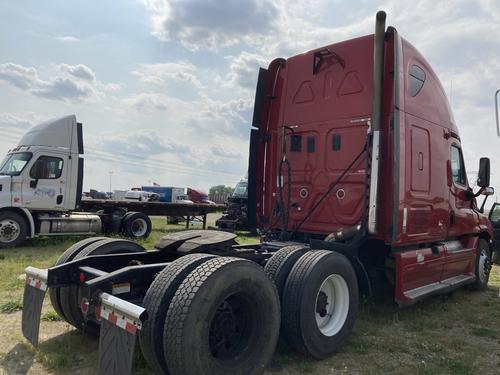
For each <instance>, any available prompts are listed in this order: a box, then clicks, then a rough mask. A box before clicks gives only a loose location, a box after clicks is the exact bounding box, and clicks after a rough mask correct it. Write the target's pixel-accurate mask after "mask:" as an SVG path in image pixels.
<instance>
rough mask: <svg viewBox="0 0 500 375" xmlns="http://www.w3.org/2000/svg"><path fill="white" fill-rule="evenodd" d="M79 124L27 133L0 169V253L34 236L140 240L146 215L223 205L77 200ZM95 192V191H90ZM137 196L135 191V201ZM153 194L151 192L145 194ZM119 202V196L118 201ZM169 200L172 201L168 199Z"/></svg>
mask: <svg viewBox="0 0 500 375" xmlns="http://www.w3.org/2000/svg"><path fill="white" fill-rule="evenodd" d="M82 129H83V125H82V124H81V123H79V122H77V120H76V116H75V115H69V116H64V117H60V118H56V119H51V120H48V121H46V122H44V123H42V124H39V125H37V126H35V127H33V128H32V129H30V130H29V131H28V132H27V133H26V134H25V135H24V136H23V137H22V138H21V140H20V141H19V145H18V146H16V147H15V148H13V149H11V150H9V152H8V153H7V155H6V157H5V159H4V160H3V162H2V163H1V164H0V248H1V247H12V246H19V245H21V244H22V243H23V242H24V241H25V240H26V238H29V237H37V236H61V235H80V236H82V235H87V236H88V235H96V234H99V233H104V234H111V233H117V234H121V235H125V236H127V237H130V238H146V237H148V236H149V234H150V232H151V229H152V224H151V219H150V218H149V215H157V216H175V215H177V216H182V217H202V218H203V227H204V228H205V226H206V221H207V219H206V218H207V214H209V213H211V212H216V211H222V210H223V208H224V206H222V205H212V204H210V203H209V202H206V203H205V202H198V203H196V204H191V205H189V207H187V206H186V204H185V202H184V201H181V200H178V197H179V196H180V195H179V194H180V193H179V191H181V193H182V192H183V189H178V188H174V189H173V190H174V191H173V192H172V191H171V192H170V193H171V194H170V195H172V194H174V193H175V198H176V200H175V201H174V202H157V201H152V202H150V201H143V200H142V199H135V200H134V199H99V198H98V197H97V195H95V194H93V193H92V191H91V196H92V197H93V198H85V199H82V186H83V162H84V159H83V152H84V151H83V130H82ZM94 192H95V193H97V191H94ZM141 194H142V192H139V193H138V195H137V197H139V196H140V195H141ZM149 194H154V193H149ZM124 198H125V197H124ZM170 198H172V197H170Z"/></svg>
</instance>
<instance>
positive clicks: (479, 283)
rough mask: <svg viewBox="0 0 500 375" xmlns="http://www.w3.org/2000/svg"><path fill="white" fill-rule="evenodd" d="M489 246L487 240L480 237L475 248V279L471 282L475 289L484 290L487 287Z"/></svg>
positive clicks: (489, 262) (489, 266)
mask: <svg viewBox="0 0 500 375" xmlns="http://www.w3.org/2000/svg"><path fill="white" fill-rule="evenodd" d="M491 264H492V263H491V248H490V245H489V243H488V241H486V240H484V239H482V238H480V239H479V241H478V243H477V250H476V270H475V274H476V281H475V282H474V284H472V288H473V289H475V290H485V289H486V288H487V287H488V280H489V278H490V270H491Z"/></svg>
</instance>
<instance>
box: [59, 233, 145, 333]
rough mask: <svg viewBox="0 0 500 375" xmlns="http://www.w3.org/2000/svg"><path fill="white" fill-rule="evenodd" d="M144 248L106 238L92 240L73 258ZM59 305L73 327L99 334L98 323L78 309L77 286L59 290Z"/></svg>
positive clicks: (127, 251)
mask: <svg viewBox="0 0 500 375" xmlns="http://www.w3.org/2000/svg"><path fill="white" fill-rule="evenodd" d="M143 251H145V249H144V248H143V247H142V246H141V245H139V244H137V243H135V242H132V241H128V240H120V239H112V238H108V239H105V240H100V241H97V242H94V243H92V244H90V245H88V246H87V247H85V248H84V249H82V250H81V251H80V252H79V253H78V254H76V256H75V257H74V258H73V260H76V259H81V258H83V257H86V256H90V255H105V254H119V253H136V252H143ZM60 306H61V308H62V312H63V314H64V317H65V320H66V321H67V322H68V323H69V324H71V325H72V326H74V327H75V328H77V329H79V330H81V331H83V332H85V333H88V334H90V335H92V336H98V335H99V324H98V323H96V322H94V321H90V320H89V321H86V320H85V318H84V316H83V314H82V311H81V310H80V301H79V300H78V287H77V286H69V287H66V288H61V290H60Z"/></svg>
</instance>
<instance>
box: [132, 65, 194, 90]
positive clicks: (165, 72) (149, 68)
mask: <svg viewBox="0 0 500 375" xmlns="http://www.w3.org/2000/svg"><path fill="white" fill-rule="evenodd" d="M132 74H134V75H136V76H137V77H139V80H140V81H141V82H142V83H146V84H150V85H154V86H158V87H161V86H165V85H168V84H169V83H171V82H172V81H173V82H184V83H189V84H191V85H192V86H193V87H195V88H200V87H201V86H202V85H201V83H200V81H199V80H198V77H197V72H196V66H195V65H193V64H191V63H188V62H185V61H180V62H170V63H158V64H141V65H140V66H139V67H138V68H137V69H136V70H134V71H133V72H132Z"/></svg>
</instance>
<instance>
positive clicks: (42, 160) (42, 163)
mask: <svg viewBox="0 0 500 375" xmlns="http://www.w3.org/2000/svg"><path fill="white" fill-rule="evenodd" d="M63 164H64V162H63V160H62V159H61V158H56V157H53V156H40V157H39V158H38V160H37V161H36V162H35V164H33V167H31V170H30V177H31V178H34V179H45V180H53V179H56V178H59V177H61V173H62V169H63Z"/></svg>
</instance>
